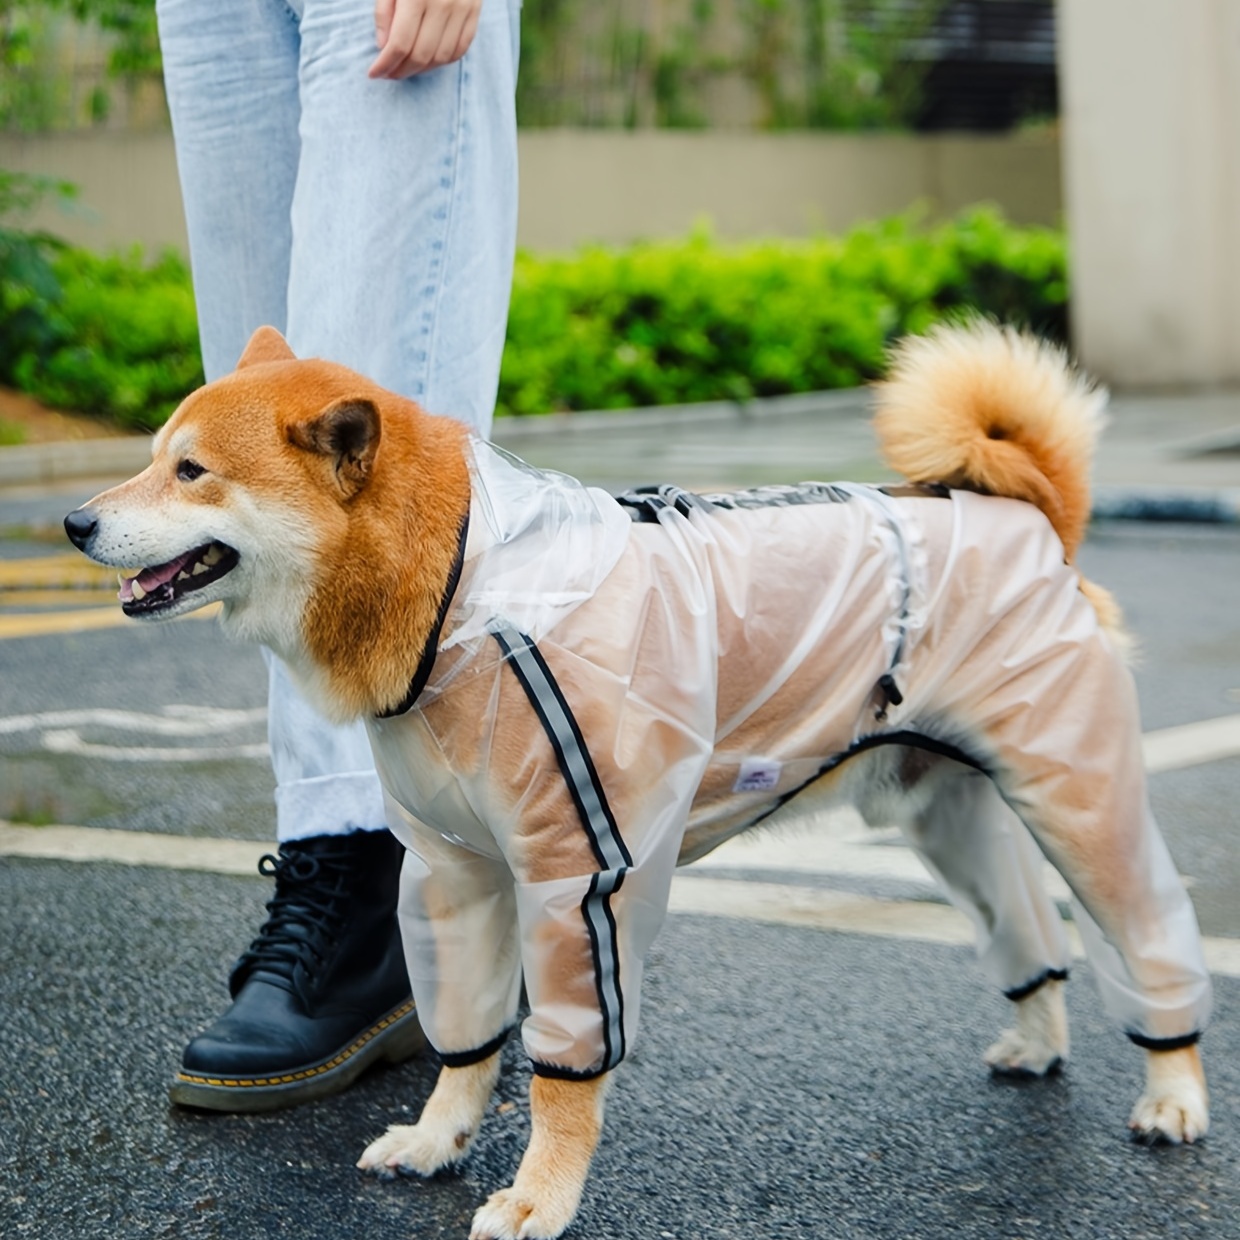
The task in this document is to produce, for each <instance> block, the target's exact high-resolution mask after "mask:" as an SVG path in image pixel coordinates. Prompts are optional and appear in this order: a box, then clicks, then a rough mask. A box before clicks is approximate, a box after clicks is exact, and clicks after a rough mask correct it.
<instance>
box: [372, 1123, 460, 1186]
mask: <svg viewBox="0 0 1240 1240" xmlns="http://www.w3.org/2000/svg"><path fill="white" fill-rule="evenodd" d="M473 1135H474V1134H473V1133H472V1132H456V1133H453V1132H451V1131H449V1130H447V1129H444V1128H432V1127H430V1126H429V1125H426V1124H393V1125H392V1127H391V1128H389V1129H388V1130H387V1132H385V1133H384V1134H383V1136H381V1137H379V1138H378V1139H377V1140H375V1141H372V1142H371V1143H370V1144H369V1145H368V1146H367V1147H366V1149H365V1151H364V1152H363V1153H362V1156H361V1158H359V1159H358V1160H357V1165H358V1167H359V1168H360V1169H361V1170H362V1171H368V1172H370V1173H371V1174H372V1175H377V1176H378V1177H379V1178H380V1179H390V1178H391V1177H392V1176H395V1175H402V1174H403V1175H410V1174H412V1175H422V1176H430V1175H434V1174H435V1172H436V1171H442V1170H443V1169H444V1167H448V1166H451V1164H452V1163H455V1162H460V1161H461V1159H462V1158H464V1157H465V1155H466V1154H468V1153H469V1147H470V1145H471V1143H472V1141H473Z"/></svg>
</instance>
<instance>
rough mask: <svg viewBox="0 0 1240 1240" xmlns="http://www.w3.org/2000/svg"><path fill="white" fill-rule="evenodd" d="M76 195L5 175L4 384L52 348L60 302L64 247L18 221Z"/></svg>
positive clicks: (0, 179) (1, 218) (1, 178)
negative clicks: (27, 358) (58, 267)
mask: <svg viewBox="0 0 1240 1240" xmlns="http://www.w3.org/2000/svg"><path fill="white" fill-rule="evenodd" d="M71 195H72V190H71V187H69V186H67V185H66V184H64V183H63V182H58V181H53V180H51V179H50V178H47V177H36V176H29V175H27V174H25V173H20V172H5V171H3V170H0V383H13V382H14V373H13V371H14V367H15V366H16V365H17V362H18V359H20V358H21V357H23V356H24V355H26V354H29V353H32V352H34V353H37V352H40V351H42V350H45V349H46V348H48V347H49V346H50V345H51V343H52V342H53V340H54V338H55V333H54V329H53V327H52V322H51V320H52V317H53V307H54V306H55V304H56V303H57V302H58V301H59V299H60V297H61V289H60V283H59V281H58V280H57V279H56V273H55V262H56V259H57V256H58V255H59V254H61V253H62V251H63V250H64V243H63V242H61V241H59V240H58V239H57V238H56V237H53V236H51V235H50V234H49V233H46V232H41V231H30V230H28V229H24V228H19V227H17V226H16V224H15V223H14V222H13V217H18V218H20V217H21V216H23V215H26V214H28V213H29V212H30V211H32V210H33V209H34V208H35V207H36V206H38V204H39V203H40V202H41V201H42V200H43V199H44V198H48V197H70V196H71Z"/></svg>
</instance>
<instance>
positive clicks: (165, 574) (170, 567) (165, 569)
mask: <svg viewBox="0 0 1240 1240" xmlns="http://www.w3.org/2000/svg"><path fill="white" fill-rule="evenodd" d="M193 558H194V553H193V552H192V551H187V552H186V553H185V554H184V555H182V556H178V557H177V558H176V559H175V560H169V561H168V563H167V564H157V565H156V566H155V567H154V568H144V569H143V570H142V571H141V572H140V573H139V574H138V576H137V577H136V578H135V580H136V581H137V583H138V584H139V585H140V586H141V587H142V588H143V589H144V590H145V591H146V592H147V593H148V594H150V592H151V591H152V590H158V589H159V587H160V586H162V585H163V584H164V582H166V581H171V580H172V579H173V577H175V576H176V575H177V573H179V572H180V571H181V569H183V568H184V567H185V566H186V565H187V564H188V563H189V562H190V560H192V559H193Z"/></svg>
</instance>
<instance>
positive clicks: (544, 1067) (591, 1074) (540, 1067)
mask: <svg viewBox="0 0 1240 1240" xmlns="http://www.w3.org/2000/svg"><path fill="white" fill-rule="evenodd" d="M530 1067H531V1068H533V1070H534V1075H535V1076H545V1077H549V1078H550V1079H551V1080H553V1081H596V1080H598V1078H599V1077H600V1076H606V1075H607V1073H608V1071H610V1070H612V1069H608V1068H587V1069H586V1070H585V1071H584V1072H582V1071H581V1070H579V1069H577V1068H565V1067H561V1065H560V1064H557V1063H539V1062H538V1061H537V1060H531V1061H530Z"/></svg>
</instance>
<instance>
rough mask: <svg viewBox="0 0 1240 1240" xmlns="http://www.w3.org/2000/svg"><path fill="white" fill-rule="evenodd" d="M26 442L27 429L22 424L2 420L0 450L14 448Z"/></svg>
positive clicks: (0, 422) (0, 420)
mask: <svg viewBox="0 0 1240 1240" xmlns="http://www.w3.org/2000/svg"><path fill="white" fill-rule="evenodd" d="M25 442H26V428H25V427H24V426H22V424H21V423H20V422H7V421H5V419H4V418H0V448H12V447H15V446H16V445H17V444H19V443H25Z"/></svg>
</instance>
